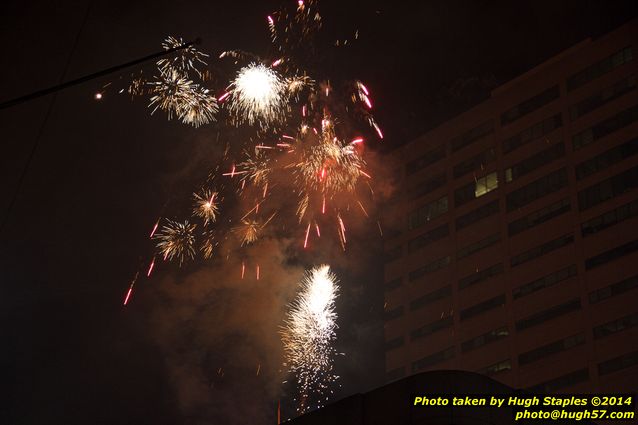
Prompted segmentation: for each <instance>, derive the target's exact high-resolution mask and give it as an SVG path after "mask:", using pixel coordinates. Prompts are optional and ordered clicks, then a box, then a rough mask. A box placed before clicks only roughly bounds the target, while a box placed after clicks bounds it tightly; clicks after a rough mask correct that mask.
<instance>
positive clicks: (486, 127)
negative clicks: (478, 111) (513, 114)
mask: <svg viewBox="0 0 638 425" xmlns="http://www.w3.org/2000/svg"><path fill="white" fill-rule="evenodd" d="M493 132H494V120H488V121H486V122H484V123H482V124H481V125H479V126H477V127H474V128H473V129H471V130H470V131H466V132H465V133H463V134H461V135H460V136H458V137H455V138H454V139H452V140H451V141H450V146H451V148H452V152H456V151H458V150H459V149H462V148H464V147H465V146H468V145H470V144H472V143H474V142H475V141H477V140H479V139H482V138H483V137H485V136H487V135H489V134H492V133H493Z"/></svg>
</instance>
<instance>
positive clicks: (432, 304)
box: [383, 21, 638, 392]
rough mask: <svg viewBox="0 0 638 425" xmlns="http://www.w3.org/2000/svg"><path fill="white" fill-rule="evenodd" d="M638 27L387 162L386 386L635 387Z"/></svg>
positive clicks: (603, 40)
mask: <svg viewBox="0 0 638 425" xmlns="http://www.w3.org/2000/svg"><path fill="white" fill-rule="evenodd" d="M637 54H638V22H637V21H632V22H630V23H629V24H627V25H624V26H623V27H621V28H618V29H617V30H615V31H613V32H611V33H609V34H607V35H605V36H603V37H600V38H599V39H596V40H586V41H584V42H582V43H580V44H578V45H576V46H574V47H572V48H571V49H568V50H567V51H565V52H563V53H561V54H559V55H557V56H556V57H554V58H552V59H550V60H548V61H547V62H545V63H543V64H542V65H540V66H538V67H536V68H534V69H532V70H530V71H529V72H527V73H526V74H523V75H521V76H520V77H518V78H516V79H515V80H513V81H511V82H509V83H507V84H505V85H503V86H501V87H499V88H497V89H496V90H494V91H493V92H492V95H491V97H490V99H488V100H487V101H485V102H483V103H482V104H480V105H478V106H476V107H474V108H473V109H471V110H469V111H466V112H465V113H463V114H461V115H459V116H457V117H455V118H454V119H451V120H449V121H447V122H445V123H444V124H442V125H440V126H439V127H437V128H435V129H434V130H432V131H430V132H429V133H427V134H425V135H423V136H422V137H420V138H419V139H417V140H414V141H412V142H410V143H408V144H407V145H405V146H403V147H401V148H400V149H398V150H397V151H396V152H394V153H393V155H394V157H395V160H396V162H397V163H399V164H401V165H400V167H399V168H400V170H399V174H400V176H401V177H400V179H399V181H398V182H397V183H398V188H399V189H398V190H397V194H396V196H395V198H394V199H393V201H392V202H391V203H390V204H389V205H388V206H387V207H386V210H385V213H384V217H383V224H384V226H385V227H386V228H391V229H392V230H393V234H392V236H391V237H388V238H387V239H386V242H385V246H384V251H385V262H386V263H385V299H386V306H385V341H386V344H385V350H386V353H385V356H386V373H387V381H388V382H390V381H394V380H397V379H400V378H402V377H405V376H408V375H413V374H416V373H421V372H424V371H428V370H433V369H459V370H467V371H472V372H479V373H482V374H486V375H489V376H490V377H492V378H493V379H495V380H498V381H500V382H502V383H504V384H506V385H508V386H510V387H513V388H524V389H529V390H533V391H543V392H593V391H603V392H620V391H635V390H636V389H638V303H637V302H636V301H637V300H638V190H636V189H637V187H638V89H637V81H638V80H637V78H638V60H637V59H638V58H637V57H636V55H637Z"/></svg>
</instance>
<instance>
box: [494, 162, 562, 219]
mask: <svg viewBox="0 0 638 425" xmlns="http://www.w3.org/2000/svg"><path fill="white" fill-rule="evenodd" d="M565 186H567V169H565V168H561V169H560V170H557V171H554V172H553V173H551V174H548V175H546V176H544V177H541V178H539V179H537V180H535V181H533V182H531V183H529V184H527V185H525V186H523V187H521V188H520V189H517V190H515V191H513V192H511V193H508V194H507V196H506V198H505V203H506V204H507V211H508V212H509V211H514V210H515V209H518V208H521V207H524V206H525V205H527V204H530V203H532V202H534V201H536V200H537V199H540V198H542V197H543V196H546V195H549V194H550V193H554V192H557V191H559V190H561V189H562V188H564V187H565Z"/></svg>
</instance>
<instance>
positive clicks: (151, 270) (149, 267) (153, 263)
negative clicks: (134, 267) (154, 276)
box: [146, 257, 155, 277]
mask: <svg viewBox="0 0 638 425" xmlns="http://www.w3.org/2000/svg"><path fill="white" fill-rule="evenodd" d="M153 267H155V257H153V261H151V264H150V265H149V266H148V272H147V273H146V277H151V273H152V272H153Z"/></svg>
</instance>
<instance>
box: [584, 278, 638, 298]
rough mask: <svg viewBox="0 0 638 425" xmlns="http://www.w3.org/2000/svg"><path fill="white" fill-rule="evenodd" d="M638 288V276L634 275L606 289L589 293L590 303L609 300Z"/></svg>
mask: <svg viewBox="0 0 638 425" xmlns="http://www.w3.org/2000/svg"><path fill="white" fill-rule="evenodd" d="M637 288H638V275H634V276H632V277H629V278H627V279H624V280H621V281H620V282H616V283H612V284H611V285H607V286H605V287H604V288H600V289H597V290H595V291H592V292H590V293H589V303H590V304H596V303H599V302H601V301H605V300H607V299H609V298H613V297H616V296H618V295H623V294H624V293H626V292H629V291H631V290H632V289H637Z"/></svg>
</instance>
